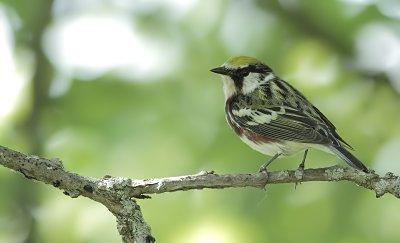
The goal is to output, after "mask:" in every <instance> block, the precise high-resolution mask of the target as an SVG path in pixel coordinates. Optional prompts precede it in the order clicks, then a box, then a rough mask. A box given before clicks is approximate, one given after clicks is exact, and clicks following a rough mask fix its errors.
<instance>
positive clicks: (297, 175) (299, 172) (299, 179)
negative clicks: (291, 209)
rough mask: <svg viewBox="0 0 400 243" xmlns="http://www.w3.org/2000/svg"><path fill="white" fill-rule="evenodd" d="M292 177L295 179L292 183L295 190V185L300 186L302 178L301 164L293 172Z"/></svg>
mask: <svg viewBox="0 0 400 243" xmlns="http://www.w3.org/2000/svg"><path fill="white" fill-rule="evenodd" d="M294 177H296V179H297V181H296V182H295V183H294V188H295V189H296V187H297V185H299V184H301V181H302V180H303V177H304V164H303V163H301V164H300V165H299V167H297V170H295V171H294Z"/></svg>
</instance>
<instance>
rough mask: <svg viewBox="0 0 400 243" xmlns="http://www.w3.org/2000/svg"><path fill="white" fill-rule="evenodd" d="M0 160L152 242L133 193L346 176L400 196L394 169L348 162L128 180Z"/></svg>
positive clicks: (4, 155) (140, 241) (26, 160)
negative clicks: (370, 169)
mask: <svg viewBox="0 0 400 243" xmlns="http://www.w3.org/2000/svg"><path fill="white" fill-rule="evenodd" d="M0 164H1V165H3V166H5V167H7V168H9V169H12V170H14V171H18V172H20V173H22V174H23V175H24V176H25V177H26V178H28V179H34V180H37V181H41V182H44V183H46V184H50V185H53V186H54V187H57V188H59V189H60V190H63V191H64V194H66V195H68V196H70V197H72V198H75V197H78V196H84V197H87V198H90V199H92V200H94V201H96V202H99V203H101V204H103V205H104V206H106V207H107V208H108V209H109V210H110V212H112V213H113V214H114V216H115V217H116V218H117V224H118V231H119V233H120V235H121V236H122V239H123V241H124V242H129V243H131V242H135V243H136V242H137V243H152V242H154V241H155V239H154V238H153V236H152V235H151V230H150V226H149V225H148V224H147V223H146V222H145V221H144V219H143V215H142V213H141V210H140V207H139V205H137V203H136V201H135V200H134V199H133V198H147V197H148V196H147V195H148V194H159V193H165V192H174V191H185V190H192V189H204V188H213V189H217V188H219V189H221V188H229V187H255V188H264V187H265V185H267V184H281V183H301V182H308V181H349V182H353V183H355V184H357V185H359V186H361V187H364V188H366V189H370V190H373V191H374V192H375V194H376V196H377V197H380V196H382V195H384V194H385V193H390V194H392V195H394V196H396V197H397V198H400V178H399V177H398V176H396V175H393V174H392V173H390V172H389V173H387V174H386V175H385V176H383V177H382V176H379V175H377V174H375V173H369V174H366V173H364V172H362V171H358V170H355V169H353V168H350V167H346V168H344V167H340V166H332V167H326V168H317V169H306V170H304V172H303V173H301V172H300V171H293V170H288V171H273V172H268V173H250V174H222V175H219V174H216V173H214V172H201V173H199V174H195V175H186V176H178V177H168V178H156V179H144V180H132V179H128V178H122V177H111V176H105V177H103V178H101V179H97V178H90V177H84V176H81V175H78V174H76V173H73V172H69V171H67V170H65V169H64V167H63V165H62V163H61V161H60V160H59V159H45V158H39V157H37V156H29V155H25V154H22V153H20V152H16V151H14V150H11V149H8V148H6V147H2V146H0Z"/></svg>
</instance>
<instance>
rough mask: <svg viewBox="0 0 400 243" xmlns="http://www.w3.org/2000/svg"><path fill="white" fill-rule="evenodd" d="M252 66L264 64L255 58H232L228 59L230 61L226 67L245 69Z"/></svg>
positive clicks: (226, 63)
mask: <svg viewBox="0 0 400 243" xmlns="http://www.w3.org/2000/svg"><path fill="white" fill-rule="evenodd" d="M250 64H262V62H261V61H259V60H257V59H256V58H254V57H247V56H237V57H231V58H229V59H228V61H226V62H225V65H226V66H231V67H243V66H247V65H250Z"/></svg>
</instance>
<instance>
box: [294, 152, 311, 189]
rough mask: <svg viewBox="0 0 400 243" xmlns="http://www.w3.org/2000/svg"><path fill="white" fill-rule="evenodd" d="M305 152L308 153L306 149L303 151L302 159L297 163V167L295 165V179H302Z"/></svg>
mask: <svg viewBox="0 0 400 243" xmlns="http://www.w3.org/2000/svg"><path fill="white" fill-rule="evenodd" d="M307 153H308V149H306V151H304V155H303V159H302V160H301V163H300V164H299V167H297V170H296V171H295V173H294V175H295V177H296V179H299V180H302V179H303V175H304V163H305V162H306V158H307ZM295 186H297V182H296V184H295Z"/></svg>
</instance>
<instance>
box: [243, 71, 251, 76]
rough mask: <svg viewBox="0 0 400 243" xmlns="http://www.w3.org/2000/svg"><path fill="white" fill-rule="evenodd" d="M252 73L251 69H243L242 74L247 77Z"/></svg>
mask: <svg viewBox="0 0 400 243" xmlns="http://www.w3.org/2000/svg"><path fill="white" fill-rule="evenodd" d="M249 74H250V72H249V71H242V76H243V77H247V76H248V75H249Z"/></svg>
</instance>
